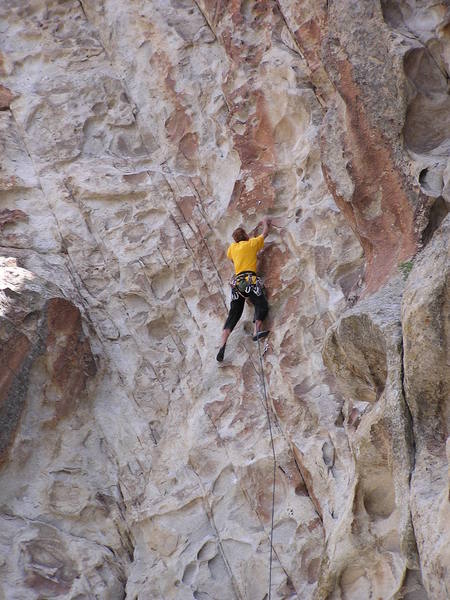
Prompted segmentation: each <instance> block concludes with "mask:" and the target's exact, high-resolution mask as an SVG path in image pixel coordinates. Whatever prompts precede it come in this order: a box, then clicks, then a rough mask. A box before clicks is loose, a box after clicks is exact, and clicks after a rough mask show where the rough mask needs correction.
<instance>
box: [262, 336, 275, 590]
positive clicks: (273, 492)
mask: <svg viewBox="0 0 450 600" xmlns="http://www.w3.org/2000/svg"><path fill="white" fill-rule="evenodd" d="M257 341H258V354H259V367H260V371H261V388H262V392H263V396H264V408H265V409H266V416H267V422H268V424H269V433H270V444H271V446H272V456H273V482H272V515H271V523H270V558H269V598H268V600H270V599H271V597H272V559H273V519H274V514H275V477H276V472H277V457H276V455H275V445H274V443H273V433H272V421H271V419H270V409H269V402H268V400H267V390H266V378H265V374H264V365H263V359H262V357H263V354H264V353H265V349H264V352H263V353H261V343H260V340H259V338H258V339H257Z"/></svg>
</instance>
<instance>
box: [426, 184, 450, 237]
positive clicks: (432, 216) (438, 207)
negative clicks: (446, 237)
mask: <svg viewBox="0 0 450 600" xmlns="http://www.w3.org/2000/svg"><path fill="white" fill-rule="evenodd" d="M448 212H449V205H448V203H447V202H446V201H445V200H444V198H443V197H442V196H439V198H436V200H435V201H434V203H433V205H432V207H431V209H430V213H429V217H428V225H427V226H426V228H425V229H424V231H423V234H422V245H423V246H426V245H427V244H428V242H429V241H430V240H431V238H432V237H433V234H434V233H435V231H436V230H437V229H438V228H439V226H440V224H441V223H442V221H443V220H444V219H445V217H446V216H447V215H448Z"/></svg>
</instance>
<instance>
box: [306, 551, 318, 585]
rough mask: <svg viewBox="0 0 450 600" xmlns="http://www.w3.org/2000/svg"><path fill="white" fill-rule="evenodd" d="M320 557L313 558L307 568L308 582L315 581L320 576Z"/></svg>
mask: <svg viewBox="0 0 450 600" xmlns="http://www.w3.org/2000/svg"><path fill="white" fill-rule="evenodd" d="M319 568H320V558H319V557H317V558H313V559H312V561H311V562H310V563H309V565H308V568H307V570H306V573H307V577H308V583H315V582H316V581H317V580H318V578H319Z"/></svg>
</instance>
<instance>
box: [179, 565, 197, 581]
mask: <svg viewBox="0 0 450 600" xmlns="http://www.w3.org/2000/svg"><path fill="white" fill-rule="evenodd" d="M196 572H197V563H196V562H191V563H189V564H188V565H187V566H186V568H185V569H184V573H183V577H182V578H181V580H182V582H183V583H185V584H186V585H191V583H192V582H193V581H194V579H195V574H196Z"/></svg>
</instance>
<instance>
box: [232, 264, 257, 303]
mask: <svg viewBox="0 0 450 600" xmlns="http://www.w3.org/2000/svg"><path fill="white" fill-rule="evenodd" d="M230 286H231V288H232V297H233V299H235V300H237V298H238V296H235V294H239V295H240V296H242V297H244V298H246V297H247V296H248V295H249V294H250V293H251V292H253V293H254V294H255V295H256V296H261V294H262V293H263V291H264V280H263V279H262V277H258V275H256V273H254V272H253V271H242V273H238V274H237V275H233V277H232V278H231V279H230ZM244 294H246V296H244Z"/></svg>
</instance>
